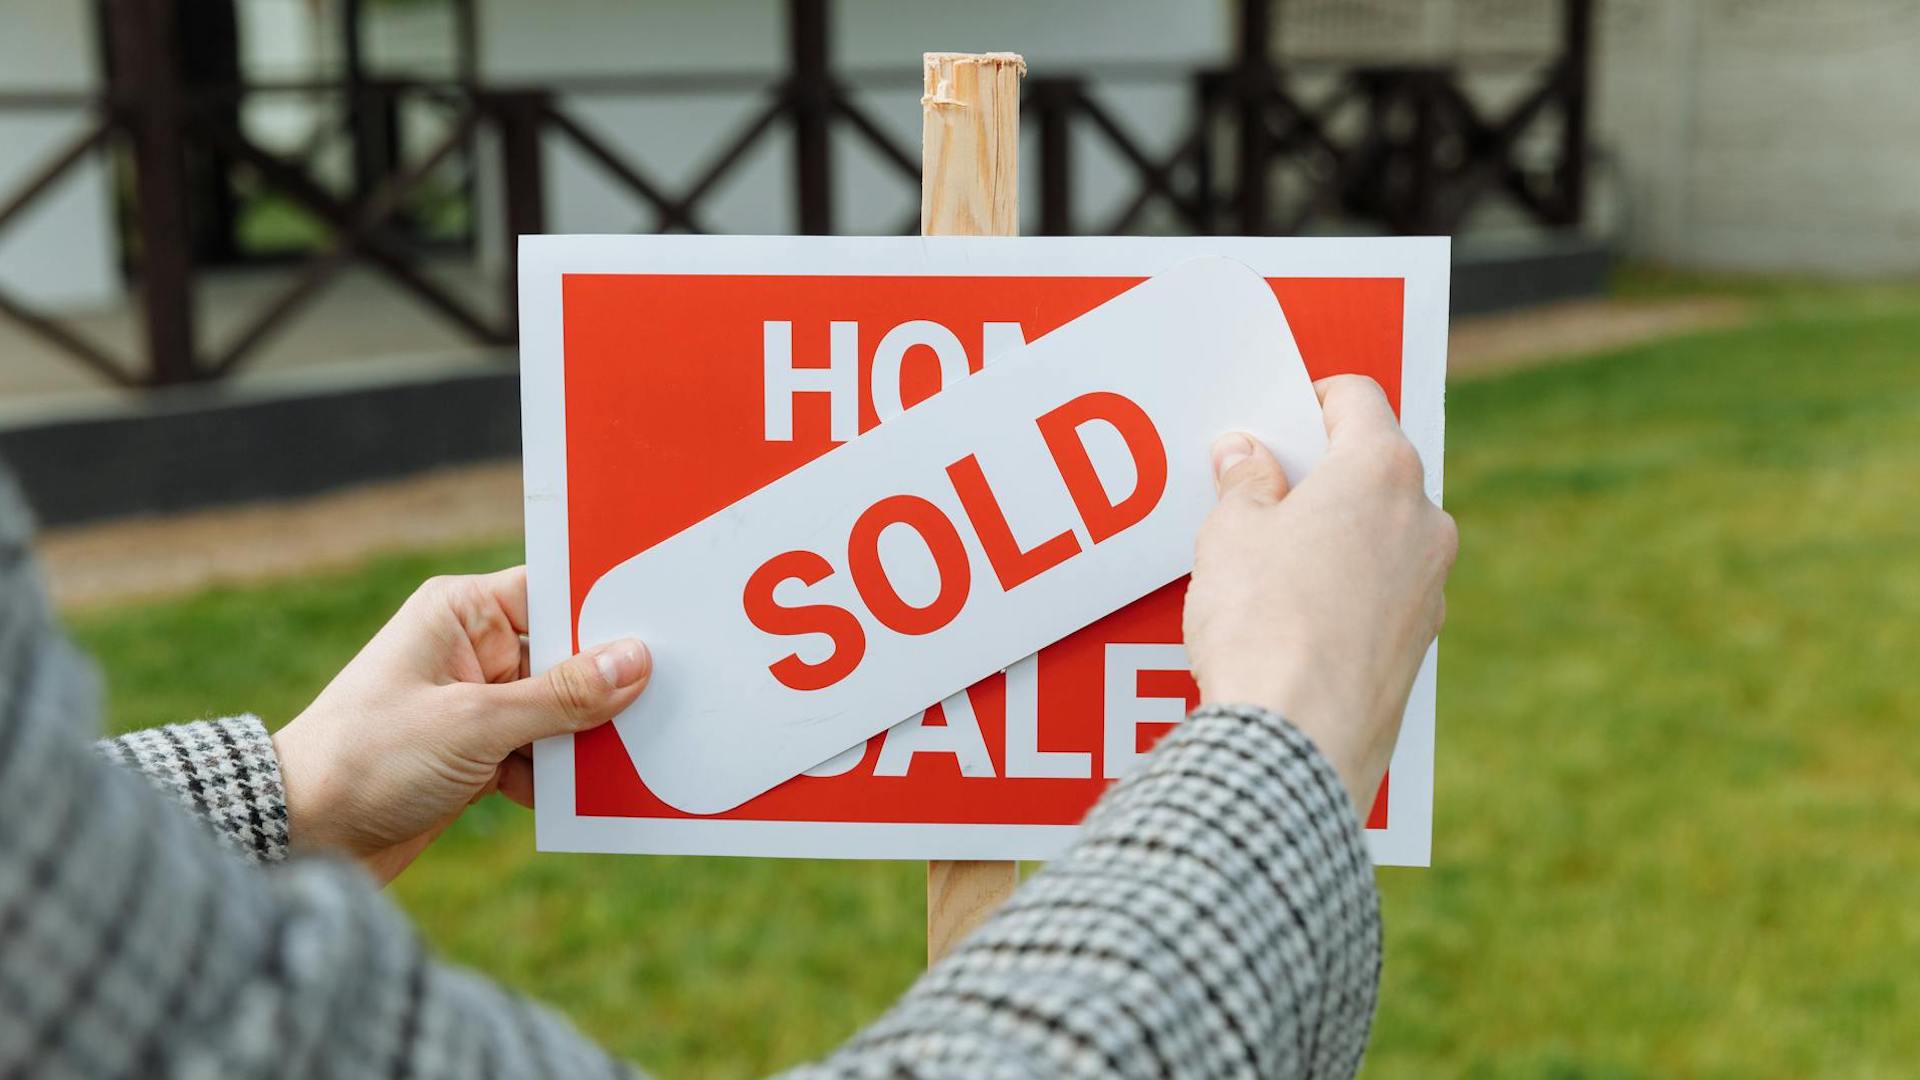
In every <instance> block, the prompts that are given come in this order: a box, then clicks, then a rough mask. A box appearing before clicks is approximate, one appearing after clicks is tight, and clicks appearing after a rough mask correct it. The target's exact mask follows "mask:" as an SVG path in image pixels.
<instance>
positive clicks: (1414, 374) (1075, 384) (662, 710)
mask: <svg viewBox="0 0 1920 1080" xmlns="http://www.w3.org/2000/svg"><path fill="white" fill-rule="evenodd" d="M1447 263H1448V252H1447V245H1446V241H1445V240H1440V239H1408V238H1380V239H1374V238H1367V239H1234V238H1217V237H1209V238H1193V239H1184V238H1182V239H1174V238H1167V239H1160V238H1153V239H1148V238H1140V239H1134V238H1114V239H1078V238H1075V239H1064V238H1034V239H1012V238H934V239H922V238H827V237H807V238H755V237H690V236H644V237H642V236H634V237H530V238H526V239H524V240H523V241H522V247H521V260H520V266H521V326H522V343H523V344H522V349H523V358H522V367H523V385H522V400H523V409H524V419H525V431H524V441H525V454H526V514H527V556H528V574H529V588H530V591H531V596H530V601H531V608H532V611H531V615H532V621H533V627H532V631H533V632H532V643H531V649H532V661H533V664H534V666H535V667H536V669H538V668H544V667H546V666H548V665H551V664H553V663H555V662H557V661H559V660H560V659H562V658H564V657H565V656H566V655H568V654H569V653H571V652H572V651H574V650H575V649H576V648H579V647H584V646H590V645H593V644H595V643H597V642H599V641H604V640H607V639H609V638H611V637H615V636H624V635H627V634H634V635H636V636H640V637H643V638H645V639H646V640H648V641H649V643H650V644H651V645H652V647H653V648H654V651H655V656H656V674H655V681H654V683H653V685H652V687H651V688H650V689H649V691H648V693H647V694H646V695H644V696H643V697H642V699H641V701H640V703H639V704H637V705H636V706H635V707H634V708H633V709H632V710H630V711H629V712H628V713H627V714H625V715H623V716H622V717H621V718H620V719H619V720H618V721H616V723H614V724H611V725H608V726H606V727H604V728H601V729H598V730H596V731H593V732H589V733H586V734H584V735H581V736H577V737H572V738H564V739H555V740H548V741H546V742H543V743H542V744H540V745H539V746H538V747H537V748H536V751H535V768H536V779H537V783H538V787H537V791H538V799H539V808H538V826H537V831H538V839H539V844H540V847H541V848H542V849H543V850H562V851H617V852H650V853H704V854H740V855H791V856H811V857H851V858H910V859H955V858H958V859H1029V858H1046V857H1049V856H1051V855H1052V854H1054V853H1056V852H1058V851H1059V850H1060V849H1061V848H1062V847H1063V846H1064V845H1065V844H1066V843H1068V842H1069V841H1070V840H1071V838H1072V836H1073V834H1074V832H1075V830H1076V827H1077V826H1076V823H1077V822H1078V821H1079V819H1080V817H1081V816H1082V815H1083V814H1084V813H1085V811H1086V810H1087V808H1088V807H1090V806H1091V805H1092V803H1093V802H1094V800H1095V799H1097V798H1098V797H1099V794H1100V793H1101V792H1102V791H1103V790H1104V789H1105V788H1106V787H1107V786H1108V785H1109V784H1110V783H1112V781H1113V780H1114V779H1116V778H1118V777H1120V776H1123V775H1125V774H1126V773H1127V772H1128V771H1129V770H1130V769H1132V768H1133V767H1134V766H1135V765H1136V764H1137V762H1138V761H1139V760H1140V758H1141V757H1142V756H1143V755H1144V754H1145V753H1146V751H1147V750H1148V749H1149V748H1150V747H1151V745H1152V743H1153V742H1154V740H1156V739H1157V738H1159V737H1160V736H1161V735H1163V734H1165V732H1166V731H1167V730H1169V729H1170V728H1171V726H1172V725H1174V724H1176V723H1178V722H1179V720H1180V719H1181V718H1182V716H1183V715H1184V714H1185V713H1186V711H1187V709H1188V708H1189V707H1190V706H1191V705H1192V704H1193V703H1194V698H1195V690H1194V687H1193V681H1192V678H1191V676H1190V675H1189V674H1188V672H1187V661H1186V655H1185V650H1184V648H1183V647H1182V646H1181V644H1180V607H1181V601H1182V598H1183V593H1184V584H1185V583H1184V579H1183V578H1180V575H1181V574H1182V573H1184V570H1185V568H1186V566H1188V565H1190V559H1191V535H1192V530H1193V528H1194V526H1195V525H1196V524H1197V522H1198V521H1199V519H1200V517H1201V516H1203V515H1204V513H1205V510H1206V508H1207V506H1208V505H1210V503H1211V499H1212V491H1211V481H1210V478H1209V476H1208V474H1207V467H1206V449H1207V443H1208V442H1209V441H1210V439H1211V436H1212V435H1213V434H1217V433H1218V432H1219V431H1224V430H1229V429H1241V430H1249V431H1252V432H1253V433H1254V434H1256V435H1257V436H1259V437H1261V438H1262V439H1263V440H1264V441H1266V442H1267V443H1268V445H1270V446H1272V447H1273V448H1274V449H1275V450H1276V451H1277V452H1279V453H1280V455H1281V457H1282V461H1283V463H1284V464H1286V465H1287V467H1288V469H1289V471H1290V472H1299V471H1302V470H1304V469H1306V468H1308V467H1310V465H1311V463H1312V461H1313V460H1314V459H1315V458H1316V457H1317V453H1318V450H1319V447H1320V446H1321V445H1322V440H1321V439H1320V432H1318V431H1317V430H1315V429H1314V424H1317V409H1316V408H1315V407H1314V405H1313V403H1312V400H1311V397H1310V393H1309V391H1308V389H1307V386H1306V379H1307V377H1308V376H1311V377H1313V378H1319V377H1324V376H1326V375H1331V374H1335V373H1339V372H1349V371H1350V372H1359V373H1363V374H1366V375H1369V376H1372V377H1373V378H1375V379H1376V380H1377V381H1379V382H1380V383H1381V385H1382V386H1383V387H1384V388H1385V389H1386V391H1387V394H1388V397H1389V399H1390V400H1391V401H1392V402H1393V403H1394V405H1395V408H1396V409H1397V410H1398V412H1399V414H1400V416H1401V421H1402V424H1403V426H1404V427H1405V428H1406V429H1407V432H1408V434H1409V436H1410V437H1411V438H1412V440H1413V442H1414V445H1415V447H1416V448H1417V449H1418V450H1419V451H1420V454H1421V456H1422V458H1423V460H1424V461H1425V463H1426V465H1427V470H1428V483H1429V493H1430V494H1431V495H1432V496H1433V497H1434V498H1436V499H1437V498H1438V497H1439V492H1440V464H1441V436H1442V387H1443V381H1444V368H1445V337H1446V310H1447ZM1103 361H1106V363H1105V364H1103ZM883 423H884V424H886V426H885V427H884V428H881V427H880V425H882V424H883ZM876 429H878V430H876ZM866 432H871V435H869V436H868V437H864V438H862V437H860V436H861V435H862V433H866ZM1035 650H1037V651H1035ZM1433 702H1434V656H1433V655H1432V654H1430V655H1429V656H1428V658H1427V662H1426V664H1425V665H1424V666H1423V668H1422V670H1421V673H1420V676H1419V679H1418V681H1417V682H1416V685H1415V687H1414V691H1413V696H1412V699H1411V700H1410V702H1409V705H1408V710H1407V716H1406V720H1405V724H1404V727H1403V730H1402V737H1401V742H1400V745H1399V748H1398V750H1397V751H1396V754H1395V756H1394V759H1393V762H1392V768H1391V771H1390V773H1389V776H1388V780H1387V783H1386V784H1384V785H1383V786H1382V789H1381V792H1380V794H1379V796H1378V798H1377V799H1376V801H1375V803H1374V805H1373V807H1372V809H1371V812H1370V813H1369V814H1368V815H1367V818H1368V820H1367V825H1368V830H1369V838H1370V840H1371V841H1372V844H1373V848H1374V852H1375V856H1376V858H1377V859H1378V860H1379V861H1381V862H1385V863H1393V864H1402V865H1424V864H1425V863H1426V862H1427V861H1428V857H1429V851H1430V847H1431V809H1432V776H1433Z"/></svg>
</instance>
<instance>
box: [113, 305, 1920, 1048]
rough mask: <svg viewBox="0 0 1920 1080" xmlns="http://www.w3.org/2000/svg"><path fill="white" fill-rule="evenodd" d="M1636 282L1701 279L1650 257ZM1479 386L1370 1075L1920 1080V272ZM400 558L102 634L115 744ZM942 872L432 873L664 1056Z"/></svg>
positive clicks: (583, 1009)
mask: <svg viewBox="0 0 1920 1080" xmlns="http://www.w3.org/2000/svg"><path fill="white" fill-rule="evenodd" d="M1627 287H1628V288H1629V289H1630V290H1632V291H1638V292H1646V291H1653V290H1669V291H1671V290H1684V289H1693V288H1700V287H1702V286H1700V285H1699V284H1697V283H1688V282H1684V281H1673V280H1663V279H1659V278H1653V277H1649V276H1642V277H1640V278H1637V279H1635V280H1634V281H1633V282H1631V283H1629V285H1628V286H1627ZM1740 288H1741V289H1742V291H1745V292H1747V293H1748V294H1749V295H1750V296H1752V298H1753V299H1754V301H1755V303H1756V304H1757V305H1759V306H1760V308H1761V310H1762V314H1761V316H1760V317H1759V319H1758V320H1757V322H1756V323H1755V324H1754V325H1751V326H1749V327H1744V328H1741V329H1736V330H1728V331H1720V332H1714V333H1710V334H1702V335H1696V336H1693V337H1689V338H1684V339H1677V340H1674V341H1671V342H1667V343H1662V344H1657V345H1652V346H1647V347H1641V348H1635V349H1630V350H1626V351H1622V352H1618V353H1613V354H1609V355H1606V356H1599V357H1593V358H1590V359H1586V360H1581V361H1577V362H1573V363H1569V364H1565V365H1562V366H1557V367H1551V368H1544V369H1539V370H1535V371H1527V372H1521V373H1517V374H1511V375H1506V376H1502V377H1499V378H1495V379H1488V380H1485V381H1476V382H1466V383H1462V384H1460V385H1457V386H1455V387H1454V388H1453V391H1452V394H1451V395H1450V398H1449V402H1448V404H1449V421H1450V422H1449V425H1448V436H1449V438H1448V443H1449V447H1448V450H1449V453H1448V461H1447V492H1448V506H1449V508H1450V509H1452V510H1453V511H1454V513H1455V514H1456V515H1457V516H1458V518H1459V520H1460V525H1461V534H1462V550H1461V557H1460V563H1459V568H1458V570H1457V571H1456V573H1455V577H1454V581H1453V585H1452V587H1451V589H1450V592H1449V613H1450V619H1451V621H1450V622H1449V624H1448V626H1447V630H1446V633H1445V635H1444V641H1443V645H1442V650H1441V682H1440V742H1439V779H1438V807H1437V822H1438V823H1437V827H1436V836H1435V845H1434V860H1435V867H1434V868H1433V869H1430V870H1417V871H1416V870H1391V871H1385V872H1383V873H1382V875H1381V879H1382V886H1383V889H1384V892H1385V910H1386V921H1387V935H1388V937H1387V966H1386V976H1385V986H1384V989H1383V993H1382V1003H1381V1010H1380V1015H1379V1018H1378V1021H1377V1023H1376V1027H1375V1038H1374V1047H1373V1051H1372V1054H1371V1057H1370V1064H1369V1067H1368V1070H1367V1075H1368V1076H1370V1077H1377V1078H1387V1077H1435V1076H1470V1077H1543V1078H1556V1080H1573V1078H1579V1077H1592V1078H1609V1080H1612V1078H1628V1077H1667V1076H1710V1077H1721V1076H1724V1077H1752V1076H1779V1077H1802V1076H1845V1077H1896V1076H1899V1077H1905V1076H1911V1075H1914V1074H1915V1071H1916V1068H1920V1066H1916V1062H1920V693H1917V692H1916V690H1915V678H1916V675H1920V290H1916V289H1912V288H1905V287H1873V288H1854V289H1839V288H1821V287H1807V286H1742V287H1740ZM516 558H517V546H514V545H502V546H498V547H493V548H484V549H476V550H466V551H457V552H449V553H445V554H441V555H436V556H432V557H409V558H395V559H387V560H382V561H380V562H377V563H375V564H373V565H370V566H367V567H365V568H364V569H361V570H358V571H355V572H351V573H345V574H337V575H331V576H327V577H323V578H314V579H310V580H305V581H300V582H295V583H289V584H281V585H274V586H270V587H264V588H251V589H244V590H240V589H229V590H218V591H214V592H210V593H207V594H204V595H201V596H197V597H193V598H191V599H186V600H180V601H170V602H165V603H158V604H150V605H143V606H138V607H128V608H121V609H114V610H109V611H103V612H95V613H92V614H88V615H86V616H85V617H83V618H80V619H78V620H77V626H76V630H77V633H78V635H79V637H80V638H81V640H82V641H83V642H84V644H85V645H86V646H88V647H89V648H91V649H92V650H93V651H94V652H95V653H96V654H97V655H98V656H99V657H100V658H101V661H102V663H103V665H104V666H105V668H106V671H107V673H108V676H109V678H110V682H111V687H112V721H113V724H114V726H115V727H117V728H126V727H131V726H137V725H147V724H156V723H161V722H166V721H172V720H178V719H182V718H188V717H194V716H202V715H207V714H212V713H221V712H230V711H240V710H252V711H256V712H259V713H260V714H262V715H263V716H266V717H267V718H268V719H269V721H270V722H275V723H277V722H279V721H282V720H284V719H286V718H287V717H289V716H291V715H292V714H293V713H294V712H296V711H297V710H298V709H299V708H300V707H301V706H302V705H303V704H304V703H305V702H306V701H307V700H308V699H309V698H310V697H311V695H312V694H313V693H314V692H315V690H317V689H318V688H319V686H320V685H321V684H322V683H323V682H324V681H325V679H326V678H327V677H328V675H329V674H330V673H331V672H333V671H334V670H336V669H337V668H338V667H339V666H340V665H341V664H342V663H343V662H344V661H345V660H346V659H347V657H348V656H349V655H350V654H351V653H352V652H353V651H354V649H355V648H356V647H357V646H358V645H359V643H360V642H361V641H363V640H364V639H365V638H366V637H367V636H368V634H369V633H371V632H372V630H373V629H374V628H375V627H376V626H377V625H378V624H379V623H380V622H381V621H382V620H383V619H384V618H385V616H386V614H387V613H388V612H389V611H390V610H391V609H392V608H393V607H395V606H396V605H397V604H398V603H399V602H400V600H401V598H402V597H404V596H405V595H406V593H407V592H408V591H409V590H410V589H411V587H412V586H413V584H414V583H416V582H417V581H418V580H419V579H421V578H422V577H424V576H426V575H428V574H432V573H442V572H449V571H466V570H479V569H485V568H491V567H494V566H498V565H502V564H505V563H508V562H511V561H514V560H515V559H516ZM921 890H922V871H921V868H920V867H919V866H917V865H895V864H854V863H847V864H840V863H814V862H783V861H755V860H726V859H643V858H611V857H590V856H566V855H548V856H538V857H536V856H535V855H534V854H533V851H532V830H531V826H530V820H529V818H528V816H527V815H525V814H522V813H520V812H518V811H517V810H516V809H515V808H512V807H510V806H506V805H504V804H498V801H497V800H496V801H495V802H494V803H490V804H488V805H484V806H482V807H480V808H479V809H478V810H477V811H476V812H474V813H471V814H469V815H468V817H467V818H466V819H465V820H464V821H463V822H462V823H461V825H460V826H459V827H457V828H456V829H455V830H454V831H453V832H452V833H450V834H449V836H448V837H447V838H446V839H445V840H443V841H442V842H441V843H440V844H439V845H438V846H437V847H436V848H435V849H433V850H432V851H430V852H429V853H428V854H427V856H426V857H425V858H423V859H422V861H421V862H420V863H419V864H418V865H417V866H416V867H415V868H414V869H413V870H412V871H411V872H410V873H409V874H408V875H407V876H406V877H404V878H402V879H401V880H400V882H399V883H398V884H397V885H396V886H395V890H394V891H395V893H396V894H397V896H398V899H399V900H400V902H401V903H402V904H404V905H405V906H406V907H407V909H408V910H410V911H411V912H412V913H413V914H414V915H415V916H416V917H417V918H418V919H419V921H420V923H421V925H422V926H423V927H424V928H425V933H426V934H427V936H428V937H429V938H431V939H432V940H433V941H434V942H435V943H436V944H437V945H438V946H439V947H440V948H441V949H442V950H443V951H444V952H445V953H446V954H447V955H449V956H451V957H453V958H455V959H457V960H459V961H461V962H463V963H466V964H470V965H472V966H474V967H477V968H479V969H481V970H483V971H486V972H488V973H490V974H492V975H495V976H497V977H499V978H501V979H503V980H505V981H507V982H508V983H511V984H512V985H514V986H516V987H519V988H521V989H523V990H525V991H527V992H529V993H532V994H535V995H537V996H539V997H542V998H545V999H546V1000H548V1001H551V1002H553V1003H554V1004H556V1005H557V1006H558V1007H560V1008H561V1009H563V1010H564V1011H566V1012H567V1013H568V1014H570V1015H571V1016H572V1017H573V1018H574V1019H575V1020H576V1021H577V1022H578V1023H579V1024H580V1025H581V1026H582V1027H584V1028H585V1029H586V1030H587V1031H588V1032H590V1033H592V1034H593V1035H594V1036H596V1037H598V1038H600V1039H602V1040H605V1041H606V1042H607V1043H608V1044H609V1045H611V1046H613V1047H614V1048H616V1049H617V1050H619V1051H620V1052H622V1053H624V1054H628V1055H630V1056H632V1057H633V1058H635V1059H637V1060H639V1061H642V1062H644V1063H646V1064H648V1065H650V1066H652V1067H653V1068H655V1069H657V1070H659V1071H660V1072H662V1073H663V1074H665V1075H667V1076H671V1077H679V1076H742V1075H750V1074H754V1073H757V1072H760V1071H762V1070H766V1069H769V1068H772V1067H775V1066H779V1065H782V1064H786V1063H790V1062H793V1061H796V1060H798V1059H800V1058H802V1057H804V1056H805V1055H809V1054H814V1053H818V1052H820V1051H823V1050H825V1049H826V1048H828V1047H830V1046H832V1045H833V1044H834V1043H835V1042H837V1041H838V1040H840V1039H841V1038H843V1037H844V1036H846V1035H847V1034H848V1033H849V1032H850V1031H851V1030H853V1028H854V1027H855V1026H857V1025H858V1024H859V1023H860V1022H861V1021H863V1020H865V1019H867V1018H869V1017H871V1016H872V1015H874V1014H875V1013H876V1012H877V1011H878V1010H880V1009H881V1008H882V1007H883V1006H884V1005H885V1004H886V1002H887V1001H888V1000H889V999H890V998H891V997H892V996H893V995H894V994H896V993H897V992H898V991H899V990H900V989H901V988H903V987H904V986H905V985H906V984H907V983H908V981H909V980H910V979H911V978H912V977H913V975H914V973H915V971H916V969H917V968H918V966H919V963H920V957H921V948H922V939H921V919H922V895H921Z"/></svg>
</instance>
